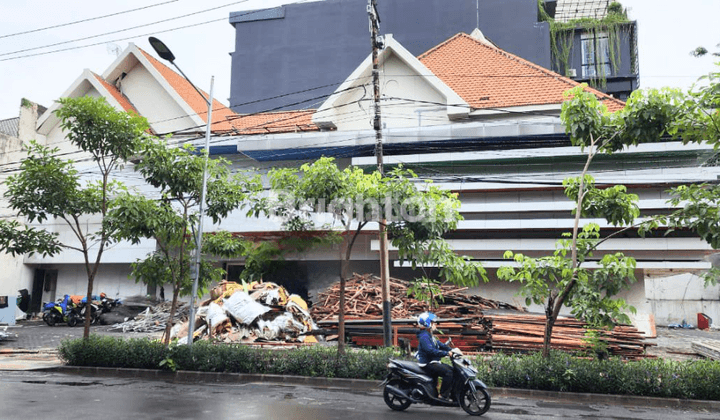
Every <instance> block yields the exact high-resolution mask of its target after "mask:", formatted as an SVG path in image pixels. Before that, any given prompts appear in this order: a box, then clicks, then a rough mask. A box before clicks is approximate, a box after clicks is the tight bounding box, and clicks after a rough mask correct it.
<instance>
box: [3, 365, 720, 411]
mask: <svg viewBox="0 0 720 420" xmlns="http://www.w3.org/2000/svg"><path fill="white" fill-rule="evenodd" d="M91 417H92V418H103V419H133V420H145V419H153V420H155V419H173V420H179V419H208V420H223V419H262V420H275V419H277V420H294V419H302V420H315V419H317V420H331V419H332V420H335V419H342V420H365V419H380V420H383V419H393V420H397V419H413V420H416V419H417V420H425V419H427V420H430V419H432V420H437V419H440V418H442V419H456V418H457V419H466V418H469V417H468V416H467V415H466V414H465V412H463V411H462V410H461V409H460V408H450V409H443V408H437V407H427V406H411V407H410V408H409V409H408V410H407V411H406V412H393V411H391V410H390V409H388V408H387V407H386V406H385V404H384V402H383V400H382V395H381V394H380V392H379V391H373V392H358V391H347V390H338V389H319V388H310V387H306V386H289V385H277V384H267V383H238V384H192V385H188V384H176V383H168V382H162V381H151V380H143V379H117V378H101V377H87V376H82V377H79V376H74V375H65V374H58V373H46V372H18V371H2V372H0V418H1V419H3V420H25V419H29V418H52V419H57V420H63V419H73V420H74V419H78V418H91ZM483 418H487V419H548V418H551V419H642V420H646V419H647V420H650V419H652V420H658V419H668V420H670V419H672V420H678V419H697V420H700V419H708V420H710V419H713V420H715V419H717V418H718V413H710V412H704V411H690V410H678V409H667V408H645V407H630V406H608V405H603V404H597V405H595V404H579V403H571V402H568V401H562V400H560V401H542V400H537V399H525V398H496V399H495V400H494V401H493V405H492V407H491V408H490V411H489V412H488V413H487V414H485V415H484V416H483Z"/></svg>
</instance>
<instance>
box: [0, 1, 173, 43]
mask: <svg viewBox="0 0 720 420" xmlns="http://www.w3.org/2000/svg"><path fill="white" fill-rule="evenodd" d="M176 1H178V0H170V1H166V2H163V3H156V4H151V5H149V6H143V7H138V8H135V9H130V10H124V11H122V12H115V13H110V14H109V15H102V16H96V17H92V18H87V19H81V20H76V21H73V22H68V23H61V24H59V25H53V26H46V27H44V28H38V29H31V30H29V31H23V32H15V33H13V34H7V35H0V39H2V38H10V37H13V36H18V35H25V34H31V33H34V32H40V31H46V30H48V29H55V28H62V27H64V26H70V25H76V24H78V23H83V22H90V21H92V20H98V19H105V18H107V17H112V16H118V15H122V14H125V13H131V12H137V11H138V10H144V9H150V8H152V7H157V6H162V5H164V4H168V3H175V2H176Z"/></svg>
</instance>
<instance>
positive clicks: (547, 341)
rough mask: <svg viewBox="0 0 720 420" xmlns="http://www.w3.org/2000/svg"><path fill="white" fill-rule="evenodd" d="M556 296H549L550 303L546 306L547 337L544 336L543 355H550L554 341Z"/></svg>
mask: <svg viewBox="0 0 720 420" xmlns="http://www.w3.org/2000/svg"><path fill="white" fill-rule="evenodd" d="M556 319H557V315H555V296H554V295H553V294H551V295H550V297H548V304H547V306H546V308H545V337H543V351H542V355H543V357H549V356H550V345H551V341H552V331H553V327H554V326H555V320H556Z"/></svg>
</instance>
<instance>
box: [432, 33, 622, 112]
mask: <svg viewBox="0 0 720 420" xmlns="http://www.w3.org/2000/svg"><path fill="white" fill-rule="evenodd" d="M418 59H419V60H420V62H422V63H423V64H424V65H425V66H426V67H427V68H428V69H430V71H432V72H433V73H434V74H435V75H436V76H438V78H440V80H442V81H443V82H444V83H445V84H446V85H448V86H449V87H450V89H452V90H453V91H455V92H456V93H457V94H458V95H460V97H461V98H463V100H465V102H467V103H468V104H469V105H470V106H471V107H473V108H475V109H488V108H507V107H514V106H526V105H550V104H560V103H562V102H563V101H564V100H565V98H564V97H563V92H564V91H566V90H568V89H570V88H573V87H575V86H577V85H579V83H578V82H576V81H574V80H572V79H568V78H567V77H563V76H561V75H559V74H557V73H555V72H552V71H550V70H548V69H545V68H543V67H540V66H538V65H536V64H533V63H531V62H529V61H527V60H524V59H522V58H520V57H518V56H516V55H513V54H510V53H508V52H506V51H503V50H501V49H499V48H495V47H492V46H489V45H487V44H484V43H482V42H480V41H478V40H477V39H475V38H473V37H471V36H470V35H467V34H464V33H459V34H457V35H455V36H454V37H452V38H450V39H448V40H447V41H445V42H443V43H442V44H440V45H438V46H436V47H434V48H432V49H430V50H429V51H427V52H425V53H424V54H422V55H420V56H419V57H418ZM586 90H587V91H589V92H592V93H594V94H595V95H596V96H597V97H598V99H600V100H601V101H603V102H604V103H605V105H607V107H608V109H609V110H610V111H617V110H618V109H621V108H623V107H624V106H625V103H624V102H623V101H620V100H618V99H615V98H613V97H611V96H609V95H607V94H605V93H602V92H600V91H598V90H596V89H592V88H589V87H588V88H586Z"/></svg>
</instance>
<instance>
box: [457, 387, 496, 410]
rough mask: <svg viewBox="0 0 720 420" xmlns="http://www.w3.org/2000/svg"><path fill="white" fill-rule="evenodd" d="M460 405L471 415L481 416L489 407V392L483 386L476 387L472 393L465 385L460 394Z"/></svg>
mask: <svg viewBox="0 0 720 420" xmlns="http://www.w3.org/2000/svg"><path fill="white" fill-rule="evenodd" d="M460 407H462V409H463V410H465V412H466V413H468V414H470V415H471V416H482V415H483V414H485V413H486V412H487V411H488V410H489V409H490V394H488V392H487V390H485V389H483V388H477V389H476V390H475V392H474V393H473V391H472V389H471V388H470V387H469V386H467V387H465V389H463V391H462V393H461V394H460Z"/></svg>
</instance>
